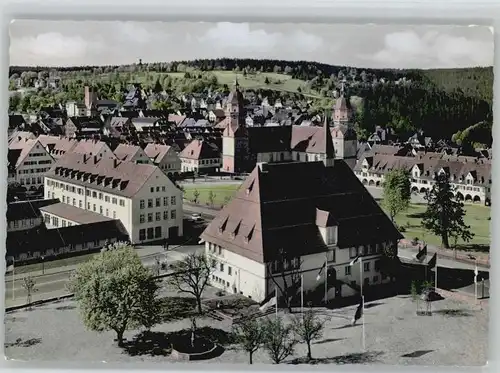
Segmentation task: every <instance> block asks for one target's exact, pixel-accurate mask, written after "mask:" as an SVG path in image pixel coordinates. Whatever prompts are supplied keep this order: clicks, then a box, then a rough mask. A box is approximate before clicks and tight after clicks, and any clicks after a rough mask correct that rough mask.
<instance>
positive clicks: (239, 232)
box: [201, 160, 402, 263]
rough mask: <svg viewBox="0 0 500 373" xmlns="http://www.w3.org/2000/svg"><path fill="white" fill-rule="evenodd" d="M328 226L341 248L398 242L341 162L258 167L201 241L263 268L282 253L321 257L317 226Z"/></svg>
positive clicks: (322, 248) (393, 230)
mask: <svg viewBox="0 0 500 373" xmlns="http://www.w3.org/2000/svg"><path fill="white" fill-rule="evenodd" d="M300 180H307V182H303V183H302V182H300ZM318 210H321V213H319V215H318ZM325 215H328V216H326V217H325ZM333 222H335V223H336V224H338V246H339V247H341V248H348V247H353V246H357V245H363V244H371V243H378V242H383V241H388V240H397V239H400V238H402V236H401V234H400V233H399V232H398V231H397V229H396V228H395V226H394V225H393V224H392V223H391V221H390V219H389V218H388V217H387V215H386V214H385V213H384V212H383V211H382V209H381V208H380V207H379V205H378V204H377V202H375V200H374V199H373V197H372V196H371V195H370V193H369V192H368V191H367V190H366V189H365V188H364V186H363V185H362V184H361V183H360V181H359V180H358V179H357V177H356V176H355V175H354V173H353V172H352V170H351V169H350V168H349V166H348V165H347V164H346V163H345V162H344V161H343V160H336V161H335V163H334V166H333V167H325V165H324V164H323V162H290V163H276V164H272V163H271V164H265V165H263V168H262V170H261V169H260V168H259V166H257V167H256V168H255V169H254V170H253V171H252V173H251V174H250V175H249V176H248V177H247V179H246V180H245V182H244V183H243V184H242V186H241V187H240V189H239V191H238V192H237V193H236V195H235V197H234V198H233V200H232V201H231V202H230V203H229V204H228V205H226V206H225V207H224V208H223V209H222V210H221V211H220V212H219V214H218V215H217V217H216V218H215V219H214V220H213V221H212V222H211V223H210V224H209V225H208V227H207V228H206V229H205V231H204V232H203V234H202V235H201V237H202V239H203V240H205V241H207V242H211V243H214V244H217V245H220V246H222V247H224V248H226V249H227V250H229V251H232V252H235V253H237V254H239V255H242V256H245V257H247V258H249V259H252V260H255V261H257V262H260V263H265V262H269V261H272V260H275V259H277V258H278V256H277V253H278V250H280V249H281V248H283V249H284V250H285V251H286V252H287V254H288V255H291V256H302V255H307V254H312V253H316V252H323V251H326V246H325V243H324V242H323V239H322V238H321V235H320V233H319V229H318V226H317V223H320V224H321V225H325V224H332V223H333Z"/></svg>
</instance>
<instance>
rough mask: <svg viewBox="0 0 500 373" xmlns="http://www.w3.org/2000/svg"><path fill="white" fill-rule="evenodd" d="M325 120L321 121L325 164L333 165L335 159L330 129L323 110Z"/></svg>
mask: <svg viewBox="0 0 500 373" xmlns="http://www.w3.org/2000/svg"><path fill="white" fill-rule="evenodd" d="M324 115H325V120H324V122H323V136H324V141H325V154H324V156H325V158H324V162H325V166H327V167H328V166H331V165H333V160H334V159H335V149H334V148H333V139H332V133H331V131H330V125H329V124H328V116H327V113H326V110H325V114H324Z"/></svg>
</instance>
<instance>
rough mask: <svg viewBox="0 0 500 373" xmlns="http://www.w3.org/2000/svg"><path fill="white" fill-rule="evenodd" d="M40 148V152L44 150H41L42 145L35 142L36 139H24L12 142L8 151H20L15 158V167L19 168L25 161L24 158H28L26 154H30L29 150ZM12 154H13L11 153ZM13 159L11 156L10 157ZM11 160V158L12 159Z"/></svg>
mask: <svg viewBox="0 0 500 373" xmlns="http://www.w3.org/2000/svg"><path fill="white" fill-rule="evenodd" d="M36 145H39V146H40V148H41V149H40V151H44V152H45V149H44V148H43V145H42V144H41V143H40V142H39V141H38V140H37V139H34V140H33V139H24V140H20V141H12V142H11V143H10V144H9V150H20V153H19V156H18V157H17V160H16V163H15V167H19V166H20V165H21V164H22V163H23V162H24V160H25V158H26V157H27V156H28V154H29V153H30V152H31V150H32V149H33V148H34V147H35V146H36ZM12 154H15V152H14V153H12ZM11 157H13V155H11ZM12 159H13V158H12Z"/></svg>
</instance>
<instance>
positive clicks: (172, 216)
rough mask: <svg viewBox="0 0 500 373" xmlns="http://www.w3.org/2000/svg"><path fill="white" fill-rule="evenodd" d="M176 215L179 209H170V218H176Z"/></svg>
mask: <svg viewBox="0 0 500 373" xmlns="http://www.w3.org/2000/svg"><path fill="white" fill-rule="evenodd" d="M176 217H177V211H175V210H172V211H170V219H176Z"/></svg>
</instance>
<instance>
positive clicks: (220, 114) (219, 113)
mask: <svg viewBox="0 0 500 373" xmlns="http://www.w3.org/2000/svg"><path fill="white" fill-rule="evenodd" d="M225 117H226V113H225V112H224V110H222V109H214V110H210V111H209V112H208V120H209V121H210V122H212V123H218V122H220V121H221V120H222V119H224V118H225Z"/></svg>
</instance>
